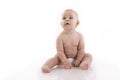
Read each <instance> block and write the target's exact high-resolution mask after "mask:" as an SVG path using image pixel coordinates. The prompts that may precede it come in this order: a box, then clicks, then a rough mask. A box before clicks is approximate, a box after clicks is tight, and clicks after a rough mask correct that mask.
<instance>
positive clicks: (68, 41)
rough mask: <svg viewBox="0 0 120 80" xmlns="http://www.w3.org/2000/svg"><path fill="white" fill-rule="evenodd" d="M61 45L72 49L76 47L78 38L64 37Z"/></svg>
mask: <svg viewBox="0 0 120 80" xmlns="http://www.w3.org/2000/svg"><path fill="white" fill-rule="evenodd" d="M63 44H64V47H74V46H76V47H77V46H78V44H79V38H78V37H65V38H64V39H63Z"/></svg>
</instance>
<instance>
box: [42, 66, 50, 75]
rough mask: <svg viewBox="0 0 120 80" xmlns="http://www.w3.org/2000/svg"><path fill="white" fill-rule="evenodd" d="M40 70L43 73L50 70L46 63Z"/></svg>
mask: <svg viewBox="0 0 120 80" xmlns="http://www.w3.org/2000/svg"><path fill="white" fill-rule="evenodd" d="M42 72H44V73H49V72H50V68H49V67H48V66H47V65H44V66H43V67H42Z"/></svg>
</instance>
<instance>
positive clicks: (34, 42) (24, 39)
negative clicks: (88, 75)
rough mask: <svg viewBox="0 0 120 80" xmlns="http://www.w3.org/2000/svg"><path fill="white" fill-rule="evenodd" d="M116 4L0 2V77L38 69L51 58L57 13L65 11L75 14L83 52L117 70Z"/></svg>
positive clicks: (119, 18)
mask: <svg viewBox="0 0 120 80" xmlns="http://www.w3.org/2000/svg"><path fill="white" fill-rule="evenodd" d="M119 4H120V2H119V0H0V78H1V79H7V80H9V77H11V76H13V75H14V74H17V73H20V72H24V71H25V70H26V69H28V68H29V67H30V66H38V67H37V68H39V67H40V66H41V64H43V63H44V62H45V60H47V59H48V58H50V57H52V56H54V54H55V53H56V50H55V41H56V37H57V36H58V34H59V33H60V32H61V31H62V28H61V26H60V19H61V14H62V12H63V11H64V10H65V9H69V8H71V9H73V10H75V11H76V12H77V13H78V15H79V19H80V25H79V26H78V27H77V29H76V30H78V31H79V32H81V33H82V34H83V35H84V38H85V46H86V52H89V53H91V54H92V55H93V57H94V60H95V59H97V60H99V61H102V62H104V61H105V62H109V63H111V64H113V65H115V66H117V67H118V68H119V67H120V58H119V57H120V49H119V48H120V36H119V34H120V31H119V27H120V5H119ZM119 69H120V68H119ZM1 79H0V80H1Z"/></svg>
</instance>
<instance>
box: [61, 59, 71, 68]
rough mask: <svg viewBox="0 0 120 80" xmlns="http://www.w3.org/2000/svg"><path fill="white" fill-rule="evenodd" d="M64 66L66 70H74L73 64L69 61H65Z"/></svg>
mask: <svg viewBox="0 0 120 80" xmlns="http://www.w3.org/2000/svg"><path fill="white" fill-rule="evenodd" d="M63 65H64V68H65V69H71V68H72V64H71V62H69V61H68V60H67V61H65V62H64V63H63Z"/></svg>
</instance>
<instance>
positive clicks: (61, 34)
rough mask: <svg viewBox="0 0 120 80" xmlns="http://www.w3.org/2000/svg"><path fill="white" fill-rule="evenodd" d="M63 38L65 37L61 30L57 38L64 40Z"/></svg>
mask: <svg viewBox="0 0 120 80" xmlns="http://www.w3.org/2000/svg"><path fill="white" fill-rule="evenodd" d="M62 38H63V33H62V32H61V33H60V34H59V35H58V36H57V40H60V39H61V40H62Z"/></svg>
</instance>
